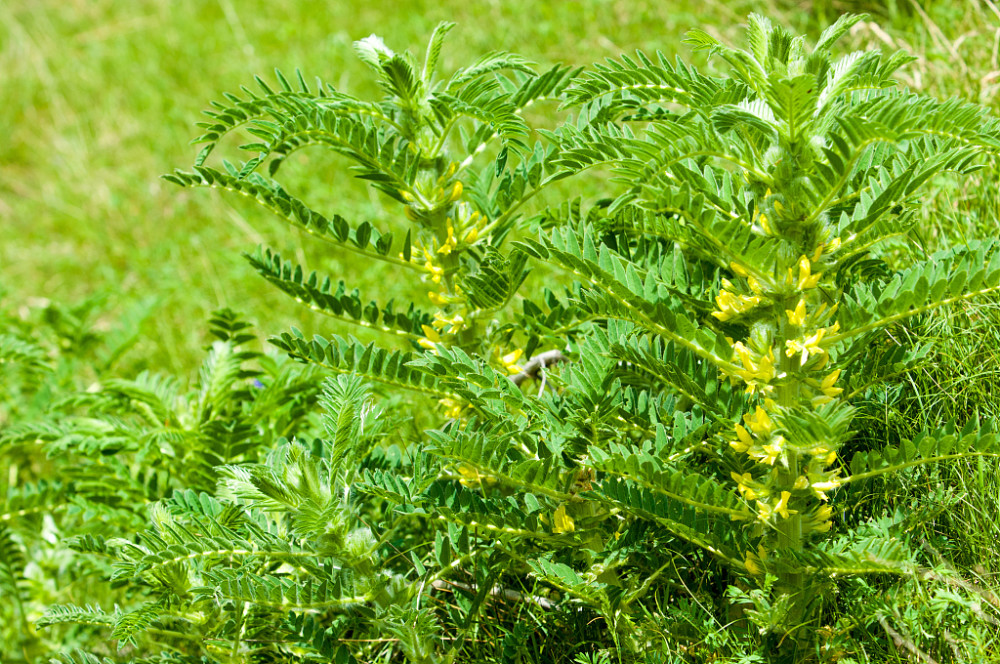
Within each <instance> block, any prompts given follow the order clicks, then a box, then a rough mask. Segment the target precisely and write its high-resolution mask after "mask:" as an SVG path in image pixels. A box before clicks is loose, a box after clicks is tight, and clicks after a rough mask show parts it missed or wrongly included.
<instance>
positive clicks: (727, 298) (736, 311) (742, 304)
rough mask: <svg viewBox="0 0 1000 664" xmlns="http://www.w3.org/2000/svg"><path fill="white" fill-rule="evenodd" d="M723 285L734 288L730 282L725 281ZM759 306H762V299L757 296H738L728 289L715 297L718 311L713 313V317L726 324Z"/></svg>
mask: <svg viewBox="0 0 1000 664" xmlns="http://www.w3.org/2000/svg"><path fill="white" fill-rule="evenodd" d="M723 283H724V284H726V285H728V286H732V284H730V283H729V282H728V281H725V280H724V281H723ZM758 304H760V298H759V297H758V296H756V295H738V294H736V293H733V292H732V291H730V290H728V289H727V290H723V291H722V292H721V293H719V294H718V295H717V296H716V297H715V305H716V306H717V307H718V311H713V312H712V315H713V316H715V317H716V318H717V319H719V320H720V321H723V322H725V321H727V320H729V319H731V318H736V317H737V316H740V315H742V314H745V313H747V312H748V311H750V310H751V309H753V308H754V307H756V306H757V305H758Z"/></svg>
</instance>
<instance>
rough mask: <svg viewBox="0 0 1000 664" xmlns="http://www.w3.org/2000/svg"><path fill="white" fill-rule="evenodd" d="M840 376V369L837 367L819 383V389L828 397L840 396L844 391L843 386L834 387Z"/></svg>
mask: <svg viewBox="0 0 1000 664" xmlns="http://www.w3.org/2000/svg"><path fill="white" fill-rule="evenodd" d="M838 378H840V369H837V370H836V371H834V372H833V373H831V374H830V375H829V376H827V377H826V378H824V379H823V382H822V383H820V384H819V389H820V391H821V392H823V394H825V395H826V396H828V397H836V396H840V393H841V392H843V391H844V389H843V388H841V387H834V386H833V385H834V383H836V382H837V379H838Z"/></svg>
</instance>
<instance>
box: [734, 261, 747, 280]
mask: <svg viewBox="0 0 1000 664" xmlns="http://www.w3.org/2000/svg"><path fill="white" fill-rule="evenodd" d="M729 269H730V270H732V271H733V274H735V275H737V276H740V277H749V276H750V273H749V272H747V269H746V268H745V267H743V266H742V265H740V264H739V263H737V262H736V261H733V262H732V263H730V264H729Z"/></svg>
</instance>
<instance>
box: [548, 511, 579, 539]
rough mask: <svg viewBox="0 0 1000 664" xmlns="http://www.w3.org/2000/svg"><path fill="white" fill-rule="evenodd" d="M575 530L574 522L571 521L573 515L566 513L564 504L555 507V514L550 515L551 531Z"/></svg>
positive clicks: (568, 531)
mask: <svg viewBox="0 0 1000 664" xmlns="http://www.w3.org/2000/svg"><path fill="white" fill-rule="evenodd" d="M574 530H576V524H575V523H573V517H571V516H570V515H569V514H566V505H565V504H563V505H560V506H559V507H557V508H556V511H555V514H553V515H552V532H554V533H571V532H573V531H574Z"/></svg>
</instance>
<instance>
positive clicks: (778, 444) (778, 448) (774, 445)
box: [754, 436, 785, 466]
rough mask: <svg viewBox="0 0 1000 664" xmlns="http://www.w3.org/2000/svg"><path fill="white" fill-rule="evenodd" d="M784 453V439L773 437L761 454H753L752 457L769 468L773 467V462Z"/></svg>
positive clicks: (782, 437)
mask: <svg viewBox="0 0 1000 664" xmlns="http://www.w3.org/2000/svg"><path fill="white" fill-rule="evenodd" d="M784 451H785V437H784V436H775V437H774V438H773V439H772V440H771V442H769V443H768V444H767V445H765V446H764V453H763V454H759V453H758V454H755V455H754V456H755V457H756V458H757V460H758V461H760V462H761V463H766V464H767V465H769V466H773V465H774V462H775V461H777V460H778V457H779V456H781V453H782V452H784Z"/></svg>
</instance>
